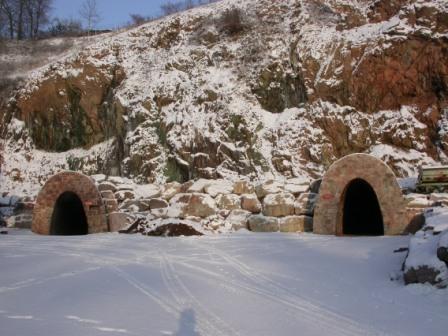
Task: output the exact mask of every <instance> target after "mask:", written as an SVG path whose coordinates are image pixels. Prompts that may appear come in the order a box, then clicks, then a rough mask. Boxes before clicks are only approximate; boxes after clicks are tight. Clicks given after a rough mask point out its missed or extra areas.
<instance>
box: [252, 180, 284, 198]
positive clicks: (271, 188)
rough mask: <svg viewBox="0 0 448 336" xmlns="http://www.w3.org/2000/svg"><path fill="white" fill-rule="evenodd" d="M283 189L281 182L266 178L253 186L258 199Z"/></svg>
mask: <svg viewBox="0 0 448 336" xmlns="http://www.w3.org/2000/svg"><path fill="white" fill-rule="evenodd" d="M283 190H284V186H283V184H282V183H280V182H276V181H274V180H268V181H265V182H262V183H260V184H258V185H257V186H255V193H256V194H257V196H258V198H260V199H261V198H264V197H265V196H266V195H268V194H277V193H280V192H282V191H283Z"/></svg>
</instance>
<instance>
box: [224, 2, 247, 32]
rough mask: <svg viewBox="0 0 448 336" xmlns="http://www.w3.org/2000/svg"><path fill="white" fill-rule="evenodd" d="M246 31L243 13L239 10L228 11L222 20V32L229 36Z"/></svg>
mask: <svg viewBox="0 0 448 336" xmlns="http://www.w3.org/2000/svg"><path fill="white" fill-rule="evenodd" d="M245 29H246V25H245V24H244V19H243V12H242V11H241V10H240V9H238V8H232V9H228V10H226V11H225V12H224V13H223V14H222V16H221V18H220V30H221V31H222V32H226V33H228V34H229V35H236V34H238V33H241V32H242V31H244V30H245Z"/></svg>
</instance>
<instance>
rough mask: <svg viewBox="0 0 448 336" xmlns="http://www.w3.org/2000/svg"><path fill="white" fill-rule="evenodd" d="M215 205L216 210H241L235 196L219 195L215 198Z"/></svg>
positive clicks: (239, 201) (239, 202) (238, 197)
mask: <svg viewBox="0 0 448 336" xmlns="http://www.w3.org/2000/svg"><path fill="white" fill-rule="evenodd" d="M216 204H217V205H218V208H220V209H224V210H235V209H241V200H240V196H238V195H235V194H219V195H218V197H216Z"/></svg>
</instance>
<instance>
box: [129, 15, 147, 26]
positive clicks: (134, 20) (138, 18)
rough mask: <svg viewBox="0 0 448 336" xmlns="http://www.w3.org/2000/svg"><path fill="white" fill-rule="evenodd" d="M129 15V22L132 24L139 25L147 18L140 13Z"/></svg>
mask: <svg viewBox="0 0 448 336" xmlns="http://www.w3.org/2000/svg"><path fill="white" fill-rule="evenodd" d="M130 16H131V24H132V25H134V26H139V25H141V24H143V23H145V22H146V21H147V20H148V18H146V17H144V16H143V15H140V14H130Z"/></svg>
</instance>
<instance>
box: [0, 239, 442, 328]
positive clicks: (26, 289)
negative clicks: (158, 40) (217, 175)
mask: <svg viewBox="0 0 448 336" xmlns="http://www.w3.org/2000/svg"><path fill="white" fill-rule="evenodd" d="M408 239H409V238H408V237H381V238H378V237H376V238H350V237H344V238H338V237H329V236H317V235H313V234H302V235H291V234H289V235H288V234H251V233H237V234H233V235H220V236H204V237H194V238H148V237H143V236H140V235H132V236H126V235H118V234H98V235H90V236H83V237H55V236H37V235H33V234H31V233H29V231H11V232H10V234H9V235H4V236H0V264H1V266H2V271H1V273H0V334H1V335H2V336H13V335H35V336H38V335H45V336H47V335H64V336H69V335H114V334H117V335H118V334H129V335H142V336H143V335H144V336H148V335H186V336H189V335H202V336H214V335H217V336H219V335H256V336H261V335H407V336H409V335H432V336H435V335H446V332H447V330H448V319H447V316H446V312H447V307H448V290H437V289H435V288H433V287H431V286H423V285H412V286H407V287H406V286H404V285H403V282H402V281H401V280H395V281H391V278H395V277H396V276H395V275H394V274H400V268H401V264H402V262H403V259H404V253H393V251H394V250H395V249H397V248H400V247H405V246H407V245H408Z"/></svg>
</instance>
